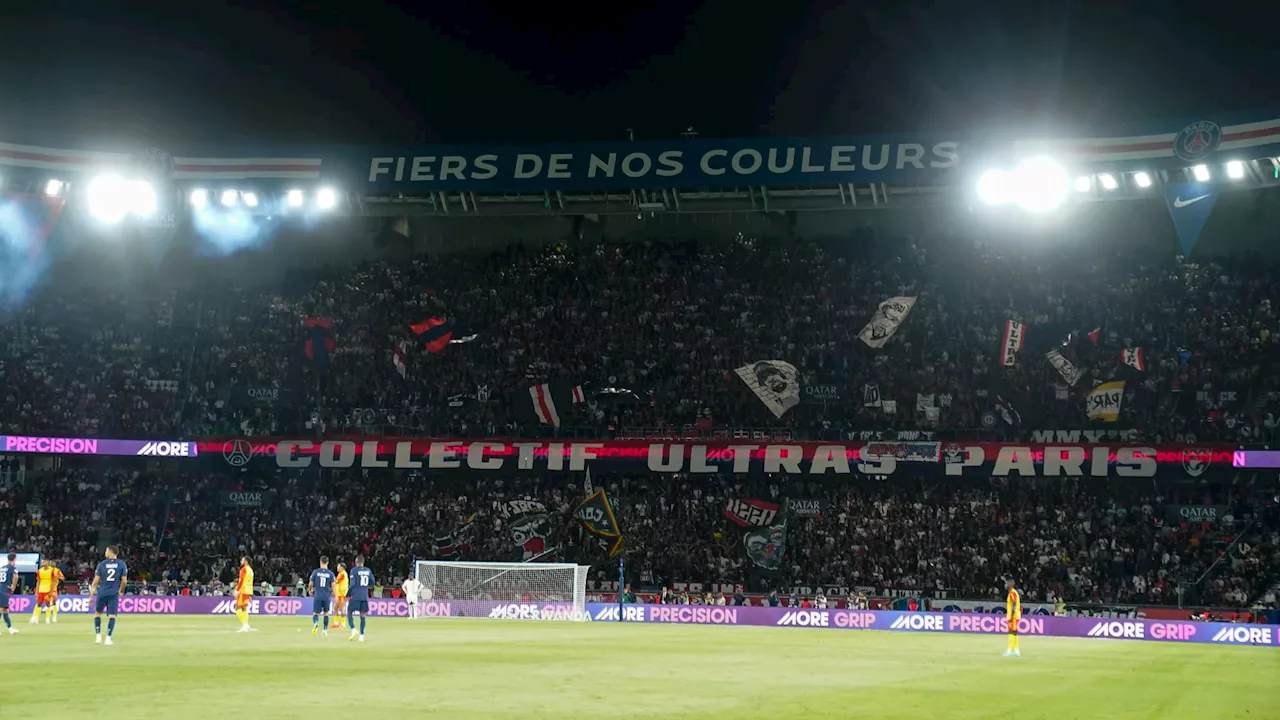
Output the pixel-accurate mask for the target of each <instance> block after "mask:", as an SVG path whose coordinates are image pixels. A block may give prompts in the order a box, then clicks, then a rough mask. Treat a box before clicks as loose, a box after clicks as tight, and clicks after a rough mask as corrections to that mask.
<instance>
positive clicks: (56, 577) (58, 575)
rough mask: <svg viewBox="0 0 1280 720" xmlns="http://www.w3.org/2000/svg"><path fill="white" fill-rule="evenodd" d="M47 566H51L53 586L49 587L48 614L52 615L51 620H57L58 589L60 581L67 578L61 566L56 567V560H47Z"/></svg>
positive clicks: (60, 584)
mask: <svg viewBox="0 0 1280 720" xmlns="http://www.w3.org/2000/svg"><path fill="white" fill-rule="evenodd" d="M49 567H51V568H53V587H51V588H50V589H49V614H50V615H52V616H53V621H54V622H58V589H59V588H61V587H62V581H63V580H66V579H67V576H66V575H63V574H62V568H60V567H58V562H57V561H56V560H50V561H49Z"/></svg>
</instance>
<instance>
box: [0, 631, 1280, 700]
mask: <svg viewBox="0 0 1280 720" xmlns="http://www.w3.org/2000/svg"><path fill="white" fill-rule="evenodd" d="M255 626H256V627H257V628H258V632H256V633H247V634H237V633H236V627H235V623H234V622H232V621H230V620H229V619H227V618H218V619H213V618H208V617H165V618H162V617H147V616H134V617H127V618H124V619H123V620H122V621H121V623H120V626H119V628H118V629H117V631H116V641H117V644H116V645H115V646H114V647H103V646H97V645H94V644H93V634H92V625H91V624H90V622H89V620H88V619H87V618H84V617H75V616H65V617H64V618H63V622H61V623H59V624H56V625H43V624H42V625H37V626H32V627H30V628H28V626H27V625H26V624H22V625H20V626H19V627H20V628H21V629H22V632H21V634H19V635H15V636H6V637H0V677H3V678H4V680H5V687H6V688H7V689H8V692H7V693H6V696H7V698H8V699H7V700H6V703H5V712H4V715H5V717H14V718H28V717H30V718H39V717H77V716H84V717H93V718H95V719H96V720H109V719H110V718H131V719H135V718H173V717H186V718H204V717H263V718H317V717H348V716H351V717H354V716H357V715H367V714H368V713H375V714H379V715H382V714H388V713H390V714H395V715H397V716H404V717H435V718H469V719H470V718H474V719H475V720H480V719H482V718H483V719H484V720H506V719H508V718H511V719H514V718H546V719H548V720H564V719H565V718H581V717H610V718H617V719H619V720H630V719H632V718H634V719H636V720H653V718H664V720H674V719H677V718H706V717H720V718H766V717H767V718H775V719H779V720H782V719H786V718H806V719H810V718H813V719H817V718H840V719H842V720H843V719H845V718H850V717H860V718H882V719H885V720H889V719H895V718H903V719H907V718H909V719H911V720H918V719H919V718H922V717H929V718H956V719H966V718H974V719H977V718H983V719H990V718H1018V720H1032V719H1034V718H1053V720H1068V719H1070V718H1089V719H1090V720H1093V719H1095V718H1147V717H1212V718H1215V719H1216V720H1229V719H1230V718H1249V719H1250V720H1256V719H1259V718H1267V717H1277V712H1278V711H1277V709H1276V705H1275V702H1276V695H1275V693H1274V689H1275V688H1274V682H1275V678H1276V677H1277V676H1280V653H1277V652H1276V651H1275V649H1274V648H1262V647H1258V648H1253V647H1238V646H1237V647H1232V646H1206V645H1188V644H1174V643H1150V642H1134V641H1123V640H1095V639H1081V638H1040V637H1037V638H1030V637H1029V638H1026V639H1025V640H1024V642H1023V645H1022V653H1023V654H1022V657H1020V658H1006V657H1002V656H1001V652H1002V651H1003V650H1004V638H1003V637H1002V636H974V635H934V634H898V633H887V632H877V631H867V632H852V633H824V632H817V631H808V630H800V631H796V630H783V629H777V628H724V627H698V626H654V625H639V624H637V625H627V624H621V625H620V624H616V623H572V622H516V621H489V620H421V621H413V620H407V619H379V618H374V619H371V621H370V624H369V634H368V641H367V642H365V643H364V644H358V643H350V642H348V641H347V634H346V632H344V631H336V630H335V631H332V632H331V633H330V634H329V636H328V637H312V636H311V624H310V622H308V621H307V620H305V619H302V618H297V619H294V618H274V617H256V618H255Z"/></svg>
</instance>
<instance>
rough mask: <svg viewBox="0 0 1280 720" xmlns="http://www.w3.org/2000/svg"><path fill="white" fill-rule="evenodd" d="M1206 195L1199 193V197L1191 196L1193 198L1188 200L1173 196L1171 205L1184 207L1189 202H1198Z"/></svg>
mask: <svg viewBox="0 0 1280 720" xmlns="http://www.w3.org/2000/svg"><path fill="white" fill-rule="evenodd" d="M1207 197H1209V196H1208V195H1201V196H1200V197H1193V198H1191V199H1190V200H1183V199H1182V198H1174V199H1173V206H1174V207H1176V208H1182V207H1186V206H1188V205H1190V204H1191V203H1196V202H1200V201H1201V200H1203V199H1205V198H1207Z"/></svg>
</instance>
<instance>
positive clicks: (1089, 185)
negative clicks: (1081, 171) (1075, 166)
mask: <svg viewBox="0 0 1280 720" xmlns="http://www.w3.org/2000/svg"><path fill="white" fill-rule="evenodd" d="M1092 189H1093V180H1092V179H1091V178H1090V177H1089V176H1088V175H1081V176H1080V177H1078V178H1076V192H1082V193H1084V192H1089V191H1090V190H1092Z"/></svg>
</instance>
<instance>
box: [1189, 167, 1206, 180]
mask: <svg viewBox="0 0 1280 720" xmlns="http://www.w3.org/2000/svg"><path fill="white" fill-rule="evenodd" d="M1191 172H1192V174H1193V175H1195V178H1196V180H1199V181H1200V182H1208V181H1209V166H1208V165H1197V166H1195V167H1193V168H1191Z"/></svg>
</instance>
